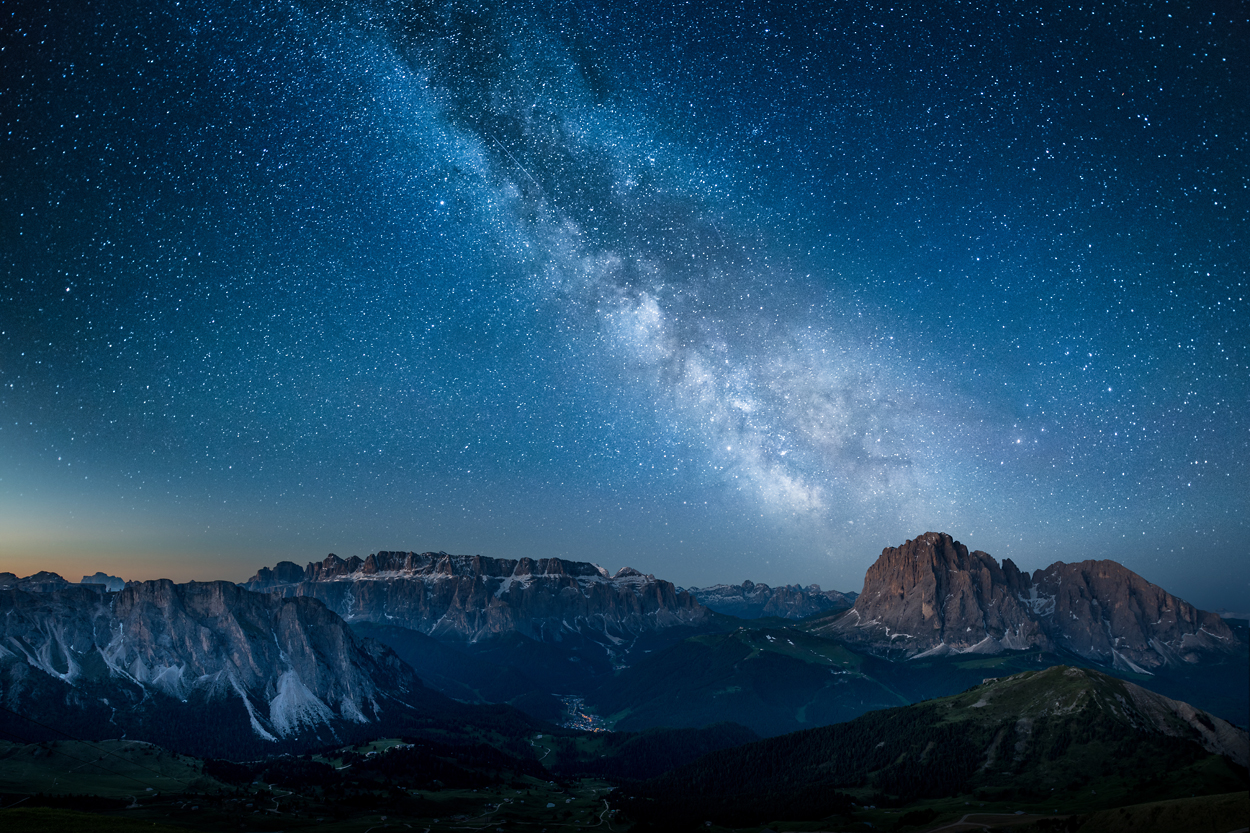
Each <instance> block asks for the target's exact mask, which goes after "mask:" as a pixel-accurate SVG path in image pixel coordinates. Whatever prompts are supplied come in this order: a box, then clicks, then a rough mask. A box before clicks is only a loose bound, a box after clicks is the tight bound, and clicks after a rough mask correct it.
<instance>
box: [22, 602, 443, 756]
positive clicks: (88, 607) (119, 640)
mask: <svg viewBox="0 0 1250 833" xmlns="http://www.w3.org/2000/svg"><path fill="white" fill-rule="evenodd" d="M31 667H33V668H36V669H39V670H41V671H43V672H45V673H46V674H47V675H50V676H51V677H53V678H55V679H57V680H60V681H62V682H63V683H66V684H68V685H69V686H70V687H72V688H83V689H90V690H92V691H93V692H95V694H96V695H98V694H104V695H106V696H105V697H103V698H99V697H96V698H95V699H102V700H103V702H105V704H106V705H107V704H108V703H109V702H110V701H111V702H112V703H113V705H114V706H115V707H116V706H122V705H125V704H127V703H134V702H135V697H134V691H135V689H136V687H137V688H138V689H139V697H140V700H141V701H143V702H146V701H148V700H149V699H150V698H151V697H153V696H156V697H158V698H159V697H160V696H163V697H166V698H172V699H173V700H174V701H178V702H182V703H187V702H193V703H204V702H207V703H209V704H211V703H213V702H215V701H222V700H226V701H231V700H233V701H236V702H238V701H241V703H242V706H243V708H244V709H246V712H247V718H248V723H249V724H250V726H251V729H252V731H253V732H254V733H255V734H256V736H258V737H260V738H262V739H265V740H278V739H284V738H293V737H296V736H298V735H300V734H301V733H304V732H306V731H309V730H312V731H315V730H317V729H318V728H319V727H328V728H329V729H330V730H333V728H334V726H335V725H340V724H342V723H343V722H349V723H368V722H371V721H373V720H375V719H377V717H378V715H379V713H380V712H381V710H382V709H383V708H384V706H383V703H384V702H385V701H386V700H387V699H388V698H391V699H392V703H397V702H398V701H397V700H394V699H393V698H402V697H403V696H404V694H405V693H409V692H414V691H418V690H420V689H421V688H422V686H421V683H420V681H419V680H417V678H416V676H415V675H414V674H413V673H412V671H411V669H409V668H408V667H407V666H405V665H404V664H403V663H402V662H400V661H399V660H398V658H396V657H395V656H394V654H393V653H391V652H390V651H389V649H386V648H384V647H382V646H381V645H379V644H377V643H374V642H372V641H369V640H361V639H360V638H358V637H357V636H356V635H355V634H353V632H352V630H351V628H349V627H348V626H347V624H346V623H345V622H343V620H342V619H341V618H339V617H338V616H336V615H335V614H334V613H332V612H331V611H329V610H328V609H327V608H326V607H325V605H323V604H321V603H320V602H318V601H316V600H315V599H307V598H294V599H283V598H279V597H276V596H272V595H269V594H259V593H251V592H249V591H247V590H244V589H242V588H240V587H239V586H237V585H235V584H232V583H230V582H225V581H216V582H208V583H197V582H191V583H190V584H174V583H173V582H171V581H168V580H161V581H145V582H131V583H130V584H128V585H127V586H126V587H125V588H124V589H122V590H121V591H120V592H118V593H116V594H115V595H104V594H101V593H100V592H98V589H97V588H95V587H93V586H81V585H72V584H67V585H66V586H64V587H62V588H60V589H54V590H50V591H44V592H39V593H31V592H26V591H23V590H18V589H6V590H0V697H2V698H3V700H4V702H5V705H6V706H9V708H16V707H19V706H21V704H22V699H23V696H24V692H34V691H36V689H37V688H38V686H37V685H36V683H37V682H38V681H37V680H32V679H31V678H30V675H29V673H28V671H27V670H24V669H30V668H31ZM36 676H37V675H36ZM24 686H26V687H25V688H24ZM45 689H46V686H45ZM140 707H141V703H140V705H138V706H136V708H140ZM390 707H391V708H396V707H397V706H396V705H391V706H390ZM235 708H237V705H236V706H235Z"/></svg>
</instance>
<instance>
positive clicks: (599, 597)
mask: <svg viewBox="0 0 1250 833" xmlns="http://www.w3.org/2000/svg"><path fill="white" fill-rule="evenodd" d="M245 586H246V587H247V588H248V589H250V590H265V591H270V592H272V593H274V594H277V595H280V596H296V597H301V596H311V597H314V598H317V599H320V600H321V601H323V602H325V604H326V606H327V607H329V608H330V609H331V610H333V611H335V612H336V613H338V614H339V615H340V616H342V617H343V618H344V619H346V620H347V621H349V622H353V621H364V622H376V623H379V624H391V625H400V626H402V627H405V628H409V629H411V630H415V631H420V632H422V633H427V634H431V635H433V636H451V637H457V638H463V639H466V640H476V639H479V638H481V637H483V636H488V635H491V634H498V633H504V632H507V631H516V632H518V633H521V634H523V635H525V636H528V637H531V638H533V639H538V640H541V641H546V642H555V641H560V640H561V639H563V638H564V636H565V635H566V634H569V633H570V632H575V633H579V634H586V633H595V634H602V635H603V637H604V638H606V639H607V640H609V641H618V640H621V639H624V638H627V637H629V636H631V635H637V634H639V633H643V632H647V631H654V630H657V629H662V628H666V627H670V626H673V625H682V624H698V623H700V622H702V621H704V620H705V619H706V618H707V617H708V612H707V609H706V608H704V607H703V606H702V605H700V604H699V603H698V602H697V601H695V599H694V597H692V596H691V595H690V594H689V593H686V592H684V591H678V590H677V588H675V587H674V586H673V585H672V584H671V583H670V582H667V581H662V580H660V579H657V578H656V577H655V576H651V575H643V574H642V573H639V572H638V571H637V570H633V569H630V568H628V567H627V568H624V569H622V570H620V571H618V572H617V573H616V575H614V576H610V575H608V573H607V571H605V570H603V569H602V568H600V567H596V566H595V565H593V564H587V563H585V562H577V561H565V560H563V559H559V558H541V559H532V558H522V559H520V560H511V559H502V558H483V557H482V556H469V555H448V554H447V553H445V552H437V553H434V552H427V553H411V552H378V553H376V554H374V555H370V556H369V557H368V558H364V559H361V558H358V557H356V556H353V557H351V558H348V559H342V558H339V557H338V556H336V555H330V556H328V557H327V558H326V559H325V560H324V561H320V562H315V563H311V564H309V565H308V566H307V567H304V568H302V569H301V568H300V567H299V565H297V564H294V563H293V562H290V561H284V562H281V563H279V564H278V565H276V566H275V567H273V568H272V569H268V568H266V569H262V570H260V571H259V572H257V574H256V575H255V576H253V577H252V579H251V580H250V581H248V582H247V584H246V585H245Z"/></svg>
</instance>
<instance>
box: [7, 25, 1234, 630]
mask: <svg viewBox="0 0 1250 833" xmlns="http://www.w3.org/2000/svg"><path fill="white" fill-rule="evenodd" d="M829 5H830V4H805V5H802V6H800V7H798V8H794V7H790V6H787V8H786V9H784V10H781V9H780V8H779V7H776V4H771V5H770V4H730V3H726V4H720V5H713V4H706V5H700V6H699V7H698V8H694V7H689V6H684V5H665V4H654V3H645V4H643V3H638V4H622V3H607V2H603V3H600V2H590V0H576V2H573V0H568V1H567V2H564V3H561V4H554V5H552V6H550V7H549V6H548V5H547V4H526V3H507V4H492V3H448V4H443V3H434V2H406V3H404V2H396V3H385V2H380V1H379V2H372V3H370V2H359V3H352V2H346V3H311V2H292V3H277V4H261V3H250V4H217V3H212V2H209V3H185V2H184V3H181V4H174V3H142V2H141V3H102V4H95V5H92V6H89V7H83V8H80V9H60V10H57V11H55V12H46V11H36V10H33V9H24V8H23V9H17V10H12V11H10V12H9V13H8V14H7V15H6V20H5V22H4V25H3V28H2V29H0V35H2V38H3V48H4V51H3V53H0V54H3V55H4V61H5V65H6V71H5V74H4V81H3V82H2V86H0V91H2V93H3V97H2V98H0V108H2V110H0V115H2V116H3V126H4V134H3V136H0V141H2V142H3V153H2V155H0V176H2V178H0V189H2V191H0V194H2V197H3V201H2V202H0V218H2V220H0V222H2V224H3V225H2V228H0V234H2V235H3V247H2V251H0V268H2V270H3V271H2V274H3V292H2V294H0V329H2V330H3V333H2V334H0V350H3V353H2V354H0V360H2V362H3V364H2V366H0V373H2V376H0V381H2V382H3V388H0V501H3V506H4V512H3V515H0V547H3V552H2V553H0V554H2V555H3V557H4V560H5V564H0V569H12V570H14V571H15V572H19V573H25V572H32V571H33V570H35V569H39V568H41V567H46V568H50V569H61V570H63V571H65V572H67V573H71V574H73V573H75V572H76V571H78V570H87V568H88V567H89V568H90V570H87V571H88V572H89V571H92V570H94V569H97V568H99V567H105V568H108V569H111V570H112V571H114V572H120V573H122V574H124V575H126V576H127V577H147V576H152V575H156V574H165V575H172V576H174V577H178V578H187V577H191V576H195V577H198V578H217V577H223V576H224V577H231V578H236V579H241V578H245V577H246V576H245V573H247V571H248V569H249V568H251V567H255V566H259V565H260V564H261V563H272V562H273V561H275V560H277V559H278V558H291V559H293V560H296V561H300V562H303V561H306V560H311V559H314V558H320V557H323V556H324V555H325V553H326V552H329V551H336V552H338V553H340V554H342V555H349V554H361V555H363V554H367V553H368V552H372V551H376V550H378V549H416V550H425V549H444V550H448V551H452V552H470V553H473V552H481V553H483V554H488V555H494V556H500V557H519V556H521V555H535V556H537V555H559V556H563V557H570V558H578V559H584V560H591V561H596V562H598V563H602V564H604V565H605V566H610V567H612V568H613V569H614V568H615V567H617V566H622V565H625V564H630V565H632V566H635V567H638V568H640V569H643V570H646V571H651V572H655V573H656V574H659V575H661V576H664V577H667V578H671V579H673V580H675V581H678V582H679V583H686V584H689V583H695V584H708V583H713V582H716V581H731V580H732V581H738V580H741V579H742V578H752V579H754V580H756V581H769V582H773V583H781V582H789V581H802V582H804V583H807V582H812V581H819V582H822V583H823V584H825V585H826V586H834V587H839V588H842V589H858V585H859V582H860V580H861V577H862V573H863V569H864V568H865V566H866V565H867V564H868V563H870V561H871V560H872V558H874V557H875V555H876V554H877V553H879V552H880V549H881V548H882V547H884V546H887V545H896V544H900V543H902V541H903V540H905V539H906V538H910V537H914V536H915V535H917V534H920V533H922V532H924V531H927V530H942V531H948V532H950V533H952V534H954V535H955V536H956V537H957V538H960V539H961V540H963V541H964V542H965V543H967V544H968V545H969V546H971V547H973V548H980V549H984V550H987V551H989V552H991V553H992V554H994V555H996V556H998V557H1000V558H1001V557H1004V556H1010V557H1012V558H1013V559H1014V560H1016V561H1017V563H1019V564H1020V565H1021V566H1022V567H1025V568H1033V567H1040V566H1044V565H1046V564H1049V563H1050V562H1052V561H1054V560H1057V559H1062V560H1067V561H1075V560H1081V559H1085V558H1102V557H1107V558H1116V559H1119V560H1122V561H1124V562H1125V563H1126V564H1128V566H1130V567H1131V568H1132V569H1135V570H1137V571H1138V572H1141V573H1142V574H1143V575H1145V576H1146V577H1147V578H1149V579H1151V580H1153V581H1157V582H1159V583H1162V584H1164V585H1165V586H1168V587H1169V588H1171V589H1174V590H1175V591H1176V592H1179V593H1181V594H1182V595H1188V596H1190V597H1192V600H1193V601H1194V602H1196V603H1199V604H1204V605H1207V606H1212V607H1214V606H1218V605H1226V606H1229V607H1237V606H1238V605H1242V600H1243V599H1244V598H1245V591H1246V589H1247V585H1248V584H1250V566H1247V565H1248V564H1250V557H1248V556H1250V551H1247V545H1246V543H1245V542H1246V541H1247V540H1250V537H1248V536H1247V535H1246V533H1247V531H1248V530H1247V509H1248V508H1250V506H1248V503H1250V499H1248V495H1250V489H1247V488H1246V487H1245V485H1244V484H1245V483H1246V482H1250V466H1248V464H1247V461H1248V454H1247V444H1248V442H1250V438H1248V435H1247V428H1248V423H1247V418H1246V407H1247V405H1250V323H1248V321H1250V319H1248V318H1247V315H1246V292H1247V287H1246V285H1247V280H1246V264H1247V263H1250V258H1248V257H1247V254H1248V252H1247V233H1248V232H1250V198H1248V194H1247V181H1248V180H1247V165H1246V162H1245V159H1246V144H1247V141H1248V140H1250V136H1248V131H1247V127H1248V126H1250V96H1248V94H1247V90H1248V89H1250V88H1248V87H1247V85H1246V84H1245V82H1244V76H1245V72H1246V59H1247V57H1248V51H1250V50H1248V48H1247V44H1250V23H1248V21H1247V20H1246V19H1244V18H1245V16H1244V15H1242V16H1240V17H1236V16H1232V17H1230V13H1231V9H1230V7H1226V6H1218V5H1214V4H1213V5H1211V6H1210V7H1194V6H1192V5H1191V6H1185V7H1182V6H1179V5H1177V6H1170V5H1155V6H1153V7H1150V8H1143V7H1140V6H1139V5H1138V4H1131V3H1124V4H1100V5H1096V6H1091V7H1088V8H1087V7H1078V6H1044V7H1039V6H1038V5H1037V4H1015V5H1010V4H1009V5H1006V6H998V7H995V8H993V9H982V8H974V7H973V6H971V5H969V6H966V7H965V6H962V5H960V4H955V5H953V6H950V7H949V8H933V7H932V4H897V5H895V6H893V7H890V6H876V5H866V4H865V5H861V4H835V5H834V7H833V8H826V6H829ZM71 578H77V575H71ZM1243 606H1244V605H1243Z"/></svg>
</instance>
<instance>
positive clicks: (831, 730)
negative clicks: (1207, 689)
mask: <svg viewBox="0 0 1250 833" xmlns="http://www.w3.org/2000/svg"><path fill="white" fill-rule="evenodd" d="M1248 759H1250V742H1248V741H1247V735H1246V732H1245V730H1243V729H1239V728H1237V727H1235V726H1233V725H1231V724H1229V723H1227V722H1226V721H1223V720H1221V719H1219V718H1217V717H1213V716H1211V715H1209V714H1207V713H1206V712H1202V711H1199V710H1196V709H1194V708H1193V707H1191V706H1189V705H1188V704H1185V703H1179V702H1177V701H1174V700H1169V699H1168V698H1165V697H1162V696H1160V695H1157V694H1154V693H1152V692H1149V691H1146V690H1145V689H1142V688H1140V687H1138V686H1135V685H1133V684H1131V683H1126V682H1124V681H1122V680H1118V679H1115V678H1113V677H1109V676H1107V675H1104V674H1101V673H1098V672H1095V671H1089V670H1086V669H1080V668H1069V667H1063V666H1059V667H1055V668H1050V669H1047V670H1045V671H1038V672H1025V673H1022V674H1017V675H1014V676H1011V677H1007V678H1003V679H997V680H987V681H986V682H985V683H983V684H981V685H979V686H976V687H974V688H972V689H969V690H968V691H966V692H964V693H962V694H958V695H955V696H953V697H946V698H942V699H940V700H933V701H929V702H925V703H920V704H916V705H913V706H906V707H903V708H897V709H887V710H883V711H879V712H873V713H870V714H867V715H864V716H863V717H860V718H858V719H856V720H853V721H851V722H849V723H844V724H839V725H836V726H827V727H823V728H819V729H811V730H807V731H803V732H795V733H793V734H790V735H785V736H782V737H778V738H772V739H769V740H764V741H760V742H758V743H752V744H747V745H746V746H742V747H738V748H736V749H730V750H727V751H724V752H719V753H715V754H712V755H707V756H705V757H703V758H701V759H700V760H698V761H696V762H694V763H692V764H690V765H688V766H685V767H682V768H679V769H677V770H674V771H673V772H670V773H668V774H667V775H665V776H662V777H660V778H657V779H653V780H651V781H647V782H645V783H643V784H640V785H636V786H631V787H627V788H625V789H624V790H623V791H622V792H624V793H625V794H624V795H621V796H620V797H619V798H617V799H616V800H615V802H614V804H615V805H616V806H619V807H620V808H622V809H623V810H624V811H625V812H626V813H628V814H629V815H630V816H632V817H634V818H636V819H639V820H641V821H643V822H645V823H653V824H657V825H664V826H667V827H677V826H680V825H695V824H701V823H702V822H703V821H705V820H711V821H715V822H717V823H721V824H726V825H732V826H744V825H749V824H759V823H763V822H767V821H778V820H804V819H811V820H815V819H824V818H827V817H830V816H838V815H842V816H847V815H849V814H850V813H851V812H853V811H854V809H855V806H856V805H861V806H862V805H867V804H875V805H882V806H885V805H889V806H905V805H908V804H909V803H913V802H917V801H923V800H925V799H936V798H943V797H950V796H966V797H968V798H969V799H971V800H975V801H977V802H984V801H995V800H1010V801H1013V802H1017V803H1018V804H1019V805H1021V806H1023V807H1026V808H1027V807H1029V806H1037V807H1043V806H1044V807H1045V808H1046V809H1045V812H1047V813H1051V812H1053V810H1052V808H1056V807H1065V808H1070V807H1078V808H1083V809H1087V810H1088V809H1098V808H1099V807H1106V806H1112V807H1114V806H1118V805H1121V804H1131V803H1136V802H1141V801H1147V800H1161V799H1167V798H1179V797H1182V796H1186V797H1187V796H1191V795H1213V794H1221V793H1229V792H1235V791H1238V790H1245V789H1246V788H1247V786H1248V785H1250V781H1248V779H1247V772H1246V765H1247V761H1248Z"/></svg>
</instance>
